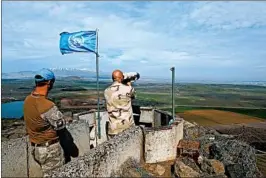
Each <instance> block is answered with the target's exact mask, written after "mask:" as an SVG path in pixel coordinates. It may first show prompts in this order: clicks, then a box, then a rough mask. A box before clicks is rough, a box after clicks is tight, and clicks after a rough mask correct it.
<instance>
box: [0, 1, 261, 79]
mask: <svg viewBox="0 0 266 178" xmlns="http://www.w3.org/2000/svg"><path fill="white" fill-rule="evenodd" d="M265 9H266V2H259V1H257V2H248V1H245V2H244V1H243V2H237V1H231V2H221V1H219V2H211V1H206V2H204V1H199V2H195V1H194V2H192V1H191V2H189V1H188V2H179V1H172V2H170V1H168V2H162V1H161V2H159V1H147V2H144V1H138V2H133V1H130V2H123V1H117V2H114V1H113V2H110V1H106V2H104V1H100V2H88V1H87V2H85V1H80V2H70V1H65V2H52V1H42V2H37V1H36V2H29V1H28V2H19V1H14V2H7V1H3V2H2V72H17V71H28V70H38V69H40V68H43V67H47V68H57V67H60V68H78V69H84V68H87V69H88V70H94V71H95V55H93V54H86V53H74V54H67V55H62V54H61V53H60V50H59V39H60V35H59V34H60V33H61V32H75V31H82V30H94V29H96V28H98V29H99V54H100V71H101V72H107V73H108V72H111V71H113V70H114V69H121V70H122V71H125V72H133V71H136V72H139V73H140V74H141V75H143V76H149V77H171V71H170V68H171V67H173V66H174V67H175V68H176V78H177V79H180V80H200V81H265V80H266V10H265Z"/></svg>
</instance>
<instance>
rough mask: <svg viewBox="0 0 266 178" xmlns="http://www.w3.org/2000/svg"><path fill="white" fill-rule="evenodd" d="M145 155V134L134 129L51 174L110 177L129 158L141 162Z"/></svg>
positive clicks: (136, 128) (52, 175) (56, 175)
mask: <svg viewBox="0 0 266 178" xmlns="http://www.w3.org/2000/svg"><path fill="white" fill-rule="evenodd" d="M142 155H143V132H142V130H141V128H140V127H138V126H136V127H132V128H130V129H128V130H126V131H124V132H122V133H120V134H118V135H117V136H115V137H114V138H113V139H111V140H109V141H107V142H104V143H102V144H101V145H98V147H97V148H95V149H92V150H91V151H90V152H89V153H88V154H85V155H84V156H82V157H79V159H77V160H73V161H72V162H70V163H68V164H66V165H64V166H63V167H61V168H58V169H56V170H54V171H52V172H51V173H50V176H51V177H110V176H111V175H112V173H113V172H115V171H116V170H117V169H119V167H120V166H121V165H122V164H124V162H125V161H126V160H127V159H128V158H130V157H131V158H133V159H135V160H136V161H138V162H140V161H141V158H142Z"/></svg>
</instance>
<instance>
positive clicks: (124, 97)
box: [104, 70, 135, 138]
mask: <svg viewBox="0 0 266 178" xmlns="http://www.w3.org/2000/svg"><path fill="white" fill-rule="evenodd" d="M112 78H113V81H114V82H113V84H112V85H111V86H109V87H108V88H107V89H106V90H105V91H104V97H105V100H106V107H107V111H108V115H109V124H108V137H109V138H112V137H113V136H114V135H116V134H118V133H120V132H122V131H124V130H125V129H127V128H129V127H130V126H132V125H135V123H134V119H133V111H132V105H131V100H132V99H133V98H134V97H135V90H134V88H133V87H132V86H131V83H130V82H129V83H127V85H125V84H123V83H122V81H123V79H124V77H123V73H122V72H121V71H120V70H115V71H114V72H113V73H112Z"/></svg>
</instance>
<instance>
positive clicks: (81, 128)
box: [1, 121, 90, 177]
mask: <svg viewBox="0 0 266 178" xmlns="http://www.w3.org/2000/svg"><path fill="white" fill-rule="evenodd" d="M68 131H69V133H70V134H71V136H72V137H73V140H74V143H75V144H76V146H77V147H78V149H79V156H82V155H84V153H87V152H89V150H90V147H89V145H90V140H89V132H88V126H87V124H86V123H85V122H82V121H76V122H74V123H72V124H71V125H70V126H68ZM26 139H28V138H27V137H23V138H18V139H12V140H9V141H7V142H2V145H1V161H2V167H1V168H2V170H1V173H2V177H27V151H26V150H27V145H26V144H27V140H26ZM72 159H76V158H72ZM29 169H30V177H40V176H42V172H41V169H40V167H39V165H38V164H36V163H35V161H34V160H33V158H32V156H31V151H30V146H29Z"/></svg>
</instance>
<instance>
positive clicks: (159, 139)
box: [144, 120, 183, 163]
mask: <svg viewBox="0 0 266 178" xmlns="http://www.w3.org/2000/svg"><path fill="white" fill-rule="evenodd" d="M144 134H145V162H146V163H157V162H163V161H168V160H173V159H175V158H176V153H177V152H176V150H177V145H178V142H179V140H181V139H182V138H183V120H180V121H178V122H176V123H174V124H173V125H171V126H163V127H160V128H147V129H145V133H144Z"/></svg>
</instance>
